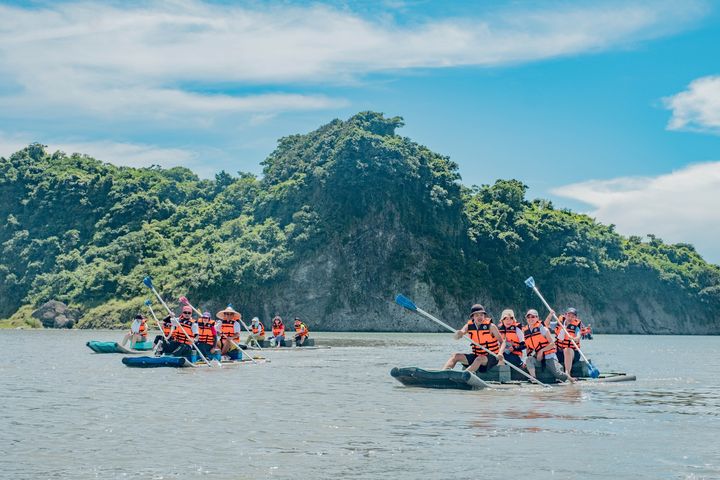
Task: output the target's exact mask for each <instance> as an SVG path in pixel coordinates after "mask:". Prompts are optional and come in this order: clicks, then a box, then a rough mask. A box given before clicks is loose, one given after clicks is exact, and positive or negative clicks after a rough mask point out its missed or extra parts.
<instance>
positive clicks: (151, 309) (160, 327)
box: [147, 305, 168, 342]
mask: <svg viewBox="0 0 720 480" xmlns="http://www.w3.org/2000/svg"><path fill="white" fill-rule="evenodd" d="M147 307H148V308H149V309H150V314H151V315H152V317H153V318H154V319H155V323H157V326H158V328H159V329H160V335H162V336H163V338H164V339H165V341H166V342H167V341H168V338H167V337H166V336H165V331H164V330H163V328H162V325H161V324H160V320H158V318H157V316H156V315H155V310H153V308H152V306H150V305H148V306H147Z"/></svg>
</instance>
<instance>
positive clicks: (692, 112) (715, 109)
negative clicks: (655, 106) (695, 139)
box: [663, 76, 720, 134]
mask: <svg viewBox="0 0 720 480" xmlns="http://www.w3.org/2000/svg"><path fill="white" fill-rule="evenodd" d="M663 101H664V103H665V106H666V107H667V108H668V109H670V110H672V117H671V118H670V121H669V122H668V129H669V130H694V131H701V132H711V133H716V134H720V76H708V77H702V78H698V79H697V80H694V81H692V82H691V83H690V85H689V86H688V89H687V90H685V91H683V92H680V93H678V94H676V95H673V96H671V97H667V98H665V99H663Z"/></svg>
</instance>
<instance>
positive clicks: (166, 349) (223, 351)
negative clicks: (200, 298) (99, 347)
mask: <svg viewBox="0 0 720 480" xmlns="http://www.w3.org/2000/svg"><path fill="white" fill-rule="evenodd" d="M216 317H217V320H214V319H213V318H212V315H211V314H210V312H203V313H202V315H200V316H199V318H195V317H194V316H193V309H192V307H191V306H190V305H183V306H182V310H181V312H180V315H179V316H178V317H174V316H172V315H168V316H166V317H165V318H163V319H162V323H161V327H162V334H161V335H158V336H156V337H155V340H154V342H153V343H154V345H156V346H157V348H156V354H157V355H172V356H177V357H188V356H191V355H192V354H193V351H194V348H195V347H197V349H198V350H199V351H200V352H201V353H202V354H203V355H204V356H205V357H212V358H216V359H218V360H219V359H220V358H222V357H223V356H224V357H227V358H229V359H231V360H237V359H238V358H240V349H241V348H245V347H247V346H252V345H253V344H254V345H255V346H258V347H259V346H260V343H262V342H264V341H265V340H267V341H268V342H269V346H271V347H274V346H277V347H284V346H286V341H285V324H284V323H283V320H282V318H281V317H280V316H279V315H276V316H275V318H273V320H272V325H271V327H270V328H271V332H272V336H269V337H267V338H266V332H265V326H264V325H263V323H262V322H261V321H260V319H259V318H258V317H254V318H253V319H252V321H251V322H250V326H247V325H245V324H244V323H243V321H242V314H241V313H240V312H238V311H236V310H235V309H233V307H232V306H231V305H229V306H228V307H227V308H226V309H224V310H221V311H219V312H217V314H216ZM243 327H244V328H246V329H247V331H248V336H247V339H246V342H245V343H246V345H241V344H240V335H241V333H242V328H243ZM294 327H295V335H294V341H295V345H296V346H298V347H302V346H303V345H305V343H306V342H307V340H308V338H309V336H310V330H309V329H308V327H307V325H306V324H305V322H303V321H302V320H300V319H299V318H297V317H296V318H295V323H294ZM147 335H148V324H147V318H146V317H145V316H144V315H142V314H138V315H137V316H136V317H135V320H133V323H132V325H131V326H130V332H129V333H128V334H127V335H126V337H125V340H127V339H130V340H131V345H134V344H135V343H137V342H145V341H147ZM125 340H124V341H125Z"/></svg>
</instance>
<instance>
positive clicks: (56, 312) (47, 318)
mask: <svg viewBox="0 0 720 480" xmlns="http://www.w3.org/2000/svg"><path fill="white" fill-rule="evenodd" d="M32 316H33V317H34V318H37V319H38V320H40V322H42V324H43V327H45V328H72V327H73V325H75V324H76V323H77V321H78V320H79V319H80V311H79V310H76V309H73V308H70V307H68V306H67V305H65V304H64V303H62V302H58V301H57V300H50V301H49V302H46V303H44V304H43V305H41V306H40V308H38V309H37V310H35V311H34V312H32Z"/></svg>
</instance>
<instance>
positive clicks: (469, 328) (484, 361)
mask: <svg viewBox="0 0 720 480" xmlns="http://www.w3.org/2000/svg"><path fill="white" fill-rule="evenodd" d="M464 335H467V336H468V337H470V339H471V340H472V341H473V342H474V343H473V345H472V353H454V354H452V356H451V357H450V358H449V359H448V361H447V362H446V363H445V366H444V367H443V369H444V370H452V369H453V368H455V365H457V364H458V363H461V364H462V365H465V366H466V367H467V368H466V370H467V371H468V372H476V371H478V370H479V371H481V372H485V371H487V370H489V369H491V368H492V367H494V366H495V365H497V364H498V363H501V364H502V363H505V361H504V359H503V357H502V356H501V355H499V354H500V351H501V349H503V350H504V349H505V340H504V339H503V338H502V336H501V335H500V331H499V330H498V328H497V327H496V326H495V324H493V323H492V321H491V319H490V317H488V315H487V313H486V312H485V307H483V306H482V305H479V304H475V305H473V306H472V308H471V309H470V319H469V320H468V322H467V323H466V324H465V325H464V326H463V327H462V328H461V329H460V330H457V331H456V332H455V339H456V340H459V339H460V338H462V337H463V336H464ZM476 344H479V345H482V346H483V347H485V349H487V350H489V351H491V352H492V353H494V354H495V355H497V357H496V356H494V355H489V354H488V353H487V352H486V351H485V350H483V349H482V348H480V347H479V346H478V345H476Z"/></svg>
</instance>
